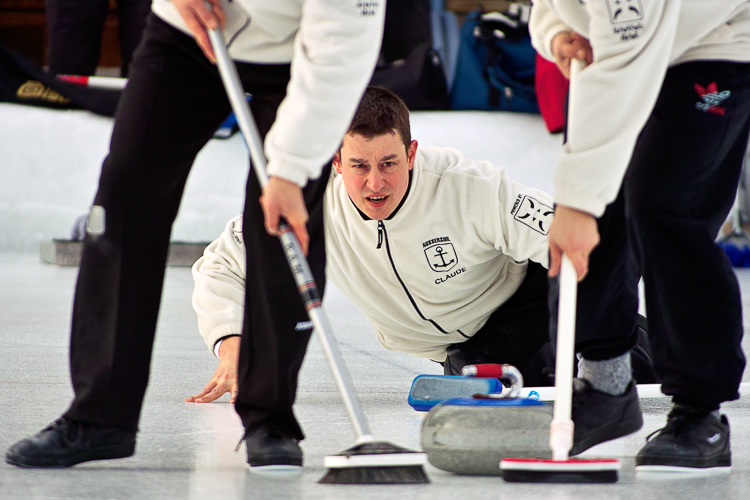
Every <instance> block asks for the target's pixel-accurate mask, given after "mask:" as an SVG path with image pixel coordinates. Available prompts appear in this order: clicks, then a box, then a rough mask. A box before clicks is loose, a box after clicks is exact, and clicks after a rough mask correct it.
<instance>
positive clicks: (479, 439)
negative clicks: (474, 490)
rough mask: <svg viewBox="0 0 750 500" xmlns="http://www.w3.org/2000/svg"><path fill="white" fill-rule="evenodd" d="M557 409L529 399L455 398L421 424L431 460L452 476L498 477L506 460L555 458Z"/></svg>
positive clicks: (424, 441) (435, 407)
mask: <svg viewBox="0 0 750 500" xmlns="http://www.w3.org/2000/svg"><path fill="white" fill-rule="evenodd" d="M551 422H552V405H551V404H548V403H543V402H541V401H536V400H533V399H528V398H512V399H494V398H488V399H482V398H478V397H470V398H466V397H461V398H453V399H449V400H446V401H443V402H442V403H440V404H438V405H436V406H434V407H433V408H432V409H431V410H430V411H429V412H428V413H427V415H426V416H425V418H424V420H423V421H422V449H423V450H424V451H425V453H427V460H429V462H430V463H431V464H432V465H434V466H435V467H437V468H438V469H442V470H445V471H448V472H455V473H457V474H469V475H491V476H499V475H500V473H501V471H500V460H502V459H503V458H551V456H552V455H551V452H550V447H549V426H550V423H551Z"/></svg>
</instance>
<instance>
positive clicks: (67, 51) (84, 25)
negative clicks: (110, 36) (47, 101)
mask: <svg viewBox="0 0 750 500" xmlns="http://www.w3.org/2000/svg"><path fill="white" fill-rule="evenodd" d="M45 3H46V15H47V28H48V31H49V43H48V45H49V51H48V52H49V54H48V59H49V71H50V73H52V74H54V75H56V74H71V75H93V74H94V71H96V67H97V65H98V64H99V57H100V54H101V46H102V34H103V33H104V23H105V21H106V19H107V14H108V12H109V1H108V0H46V2H45ZM149 12H151V2H150V1H149V0H117V19H118V26H119V38H120V53H121V56H122V68H121V71H120V74H121V76H123V77H126V76H128V66H129V65H130V61H131V59H132V57H133V52H134V51H135V48H136V47H137V46H138V42H139V41H140V39H141V34H142V33H143V29H144V26H145V25H146V18H147V17H148V14H149Z"/></svg>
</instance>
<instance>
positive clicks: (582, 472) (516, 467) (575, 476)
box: [500, 59, 620, 483]
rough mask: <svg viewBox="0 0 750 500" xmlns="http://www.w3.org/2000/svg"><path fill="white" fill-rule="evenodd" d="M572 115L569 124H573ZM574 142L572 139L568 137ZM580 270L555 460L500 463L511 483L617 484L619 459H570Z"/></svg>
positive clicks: (569, 308) (571, 298) (563, 287)
mask: <svg viewBox="0 0 750 500" xmlns="http://www.w3.org/2000/svg"><path fill="white" fill-rule="evenodd" d="M583 64H584V63H583V61H581V60H579V59H572V60H571V64H570V71H571V74H570V96H569V100H570V102H572V101H573V92H574V89H575V79H576V75H577V73H578V71H580V70H581V69H582V68H583ZM570 118H571V116H570V111H569V112H568V120H570ZM568 140H570V135H568ZM576 278H577V273H576V269H575V267H574V266H573V263H572V262H571V261H570V258H568V256H567V255H564V254H563V256H562V265H561V268H560V277H559V280H560V300H559V303H558V323H557V352H556V355H555V406H554V413H553V415H552V423H551V424H550V433H549V445H550V449H551V450H552V459H551V460H548V459H530V458H527V459H524V458H506V459H503V460H502V461H501V462H500V469H501V470H502V475H503V479H504V480H505V481H509V482H532V483H614V482H617V478H618V472H619V470H620V461H619V460H617V459H570V458H569V453H570V450H571V448H572V447H573V420H572V419H571V410H572V400H573V359H574V356H575V325H576V298H577V297H576V295H577V292H578V280H577V279H576Z"/></svg>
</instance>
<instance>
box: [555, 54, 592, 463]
mask: <svg viewBox="0 0 750 500" xmlns="http://www.w3.org/2000/svg"><path fill="white" fill-rule="evenodd" d="M585 65H586V63H585V62H584V61H581V60H580V59H575V58H572V59H571V60H570V90H569V94H568V127H567V130H566V134H567V135H566V139H567V142H568V143H569V144H570V142H571V129H572V127H571V124H572V123H573V113H572V108H573V103H574V102H575V101H574V96H575V91H576V76H577V75H578V72H579V71H581V70H582V69H583V68H584V67H585ZM559 287H560V299H559V301H558V305H557V306H558V316H557V346H556V350H557V354H556V357H555V407H554V413H553V415H552V424H551V425H550V434H549V445H550V449H551V450H552V458H553V460H567V459H568V454H569V452H570V449H571V448H572V447H573V432H574V427H573V419H572V418H571V409H572V399H573V360H574V358H575V338H576V299H577V293H578V273H577V272H576V269H575V267H574V266H573V263H572V262H571V261H570V259H569V258H568V256H567V255H564V254H563V256H562V263H561V265H560V277H559Z"/></svg>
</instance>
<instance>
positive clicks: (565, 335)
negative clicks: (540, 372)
mask: <svg viewBox="0 0 750 500" xmlns="http://www.w3.org/2000/svg"><path fill="white" fill-rule="evenodd" d="M576 276H577V275H576V269H575V267H573V263H572V262H571V261H570V259H569V258H568V256H567V255H563V256H562V265H561V267H560V278H559V280H560V300H559V301H558V306H557V307H558V314H557V347H556V351H557V353H556V357H555V407H554V412H553V415H552V423H551V424H550V434H549V446H550V449H551V450H552V459H553V460H567V459H568V453H569V452H570V449H571V448H572V447H573V430H574V428H573V420H572V419H571V408H572V400H573V394H572V393H573V359H574V357H575V328H576V298H577V297H576V296H577V292H578V281H577V279H576Z"/></svg>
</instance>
